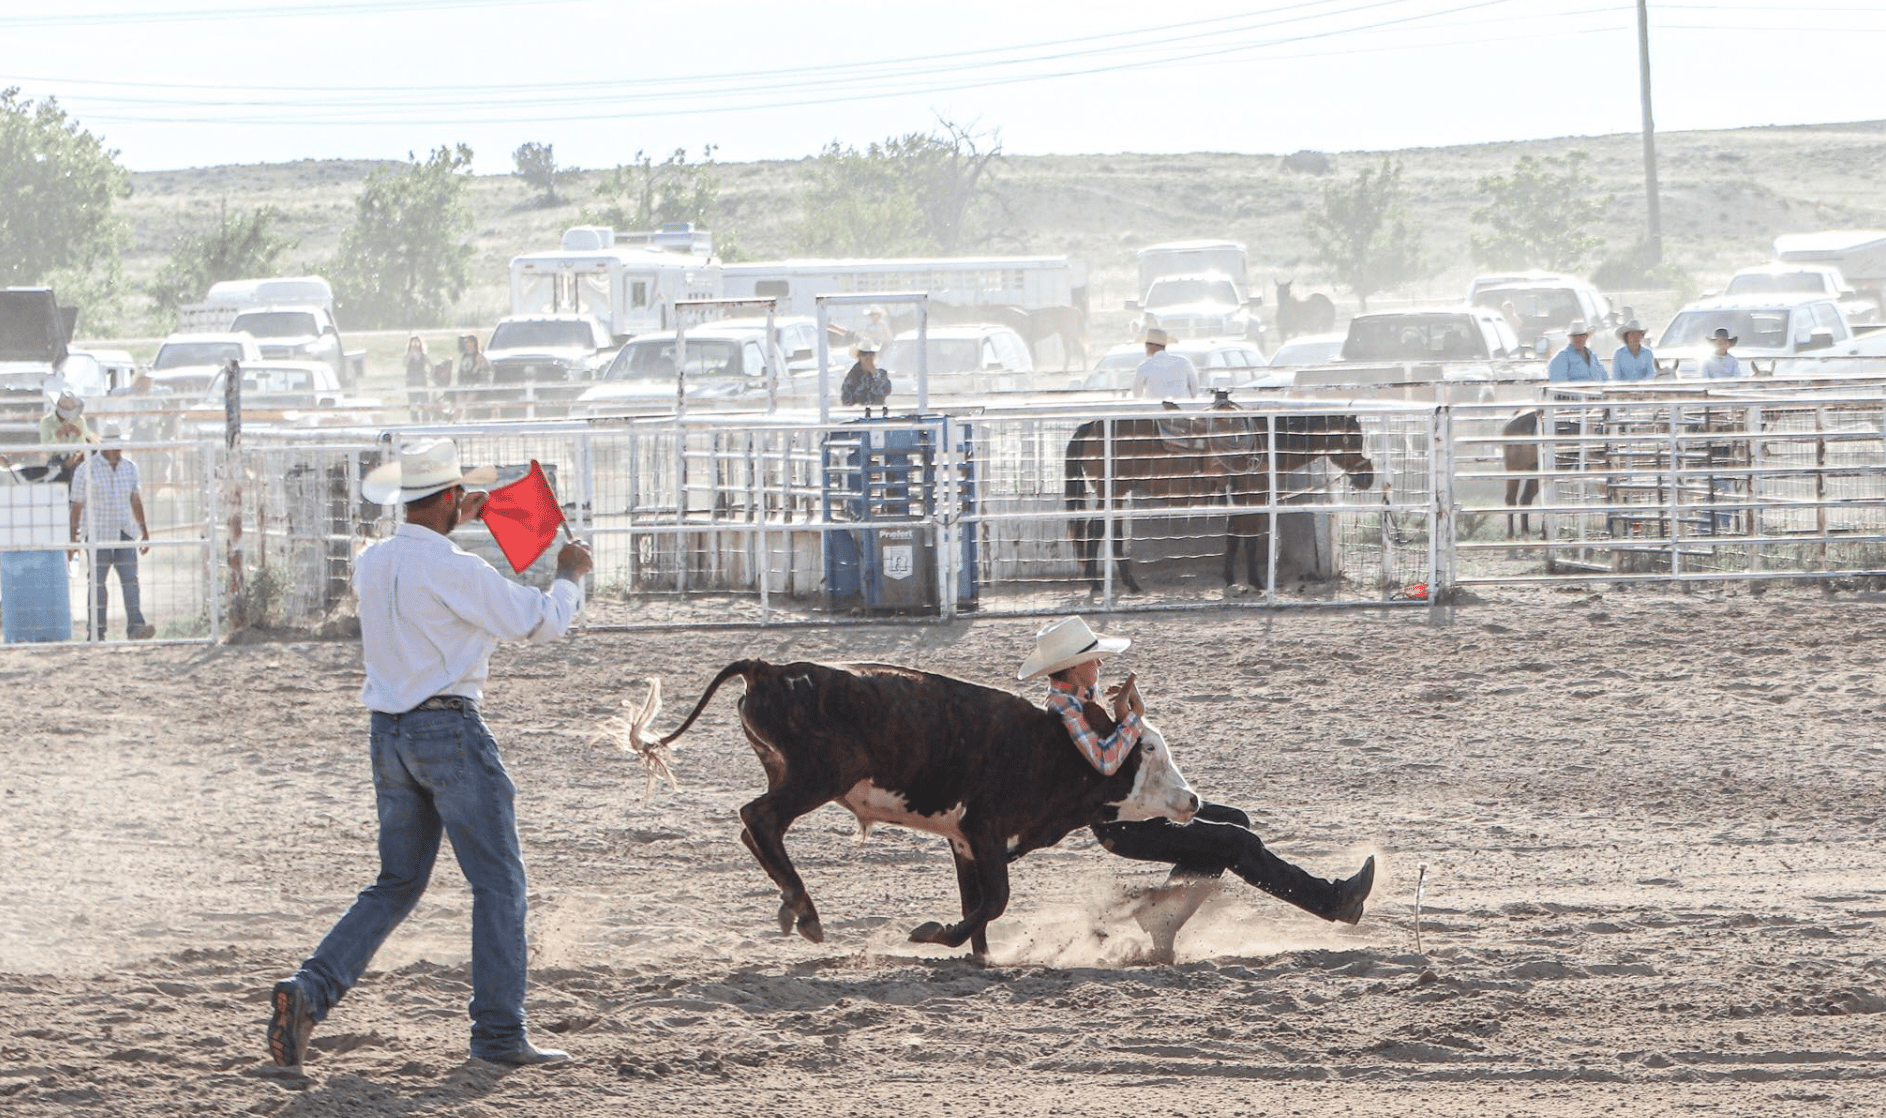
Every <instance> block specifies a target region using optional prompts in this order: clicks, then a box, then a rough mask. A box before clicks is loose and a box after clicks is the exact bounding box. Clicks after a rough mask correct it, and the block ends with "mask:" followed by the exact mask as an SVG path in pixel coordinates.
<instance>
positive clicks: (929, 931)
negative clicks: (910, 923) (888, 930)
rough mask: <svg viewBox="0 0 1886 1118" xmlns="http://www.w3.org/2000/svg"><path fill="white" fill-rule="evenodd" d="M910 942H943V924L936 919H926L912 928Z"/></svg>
mask: <svg viewBox="0 0 1886 1118" xmlns="http://www.w3.org/2000/svg"><path fill="white" fill-rule="evenodd" d="M910 942H912V943H942V942H943V925H941V924H939V923H937V922H936V921H935V920H926V921H924V922H923V923H921V924H919V925H917V926H916V927H914V928H912V929H910Z"/></svg>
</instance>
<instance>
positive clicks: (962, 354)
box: [878, 323, 1035, 397]
mask: <svg viewBox="0 0 1886 1118" xmlns="http://www.w3.org/2000/svg"><path fill="white" fill-rule="evenodd" d="M924 352H925V354H926V356H927V357H928V359H929V374H930V391H931V392H933V393H934V392H939V391H947V392H978V391H989V390H992V389H1021V388H1030V387H1033V384H1032V381H1033V379H1034V377H1033V374H1034V371H1035V359H1034V357H1033V355H1032V354H1030V353H1029V350H1028V343H1027V342H1025V341H1023V340H1022V336H1021V335H1020V334H1017V333H1016V332H1015V331H1014V330H1013V329H1011V328H1009V327H1007V326H999V325H994V324H987V323H985V324H970V325H964V326H936V327H932V328H931V329H930V330H929V331H928V344H927V346H926V348H925V351H924ZM878 368H880V369H883V370H885V371H886V372H888V373H890V374H891V383H892V385H893V391H894V392H895V393H896V394H897V395H899V396H904V397H908V396H909V395H910V394H913V393H915V392H916V388H917V332H916V331H915V330H908V331H905V332H904V333H902V334H899V335H897V337H896V338H895V339H893V340H892V341H891V344H890V345H888V346H885V347H884V352H882V353H880V354H878ZM1015 374H1023V375H1022V376H1019V377H1018V376H1016V375H1015Z"/></svg>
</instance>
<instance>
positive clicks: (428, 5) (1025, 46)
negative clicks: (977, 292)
mask: <svg viewBox="0 0 1886 1118" xmlns="http://www.w3.org/2000/svg"><path fill="white" fill-rule="evenodd" d="M1650 12H1651V50H1652V67H1653V76H1654V79H1655V98H1656V103H1655V108H1656V118H1657V125H1658V127H1659V129H1662V130H1669V131H1675V130H1683V129H1695V128H1723V127H1733V126H1737V125H1750V124H1772V123H1814V122H1825V121H1847V120H1865V119H1878V118H1886V81H1882V80H1880V78H1879V74H1878V71H1879V68H1880V67H1879V61H1878V59H1879V57H1880V56H1881V53H1882V51H1886V5H1883V4H1881V3H1880V2H1879V0H1829V2H1827V3H1815V2H1814V0H1804V2H1802V3H1794V4H1790V3H1782V2H1776V0H1769V2H1765V3H1764V2H1756V0H1723V2H1716V3H1711V2H1706V0H1670V2H1662V0H1651V4H1650ZM300 13H306V14H300ZM5 85H17V86H19V87H21V90H22V94H23V95H24V96H27V97H33V98H39V97H45V96H56V97H57V98H58V99H59V101H60V102H61V103H62V104H63V105H64V106H65V107H66V109H67V110H68V111H69V112H71V113H72V114H73V115H74V116H76V117H78V118H79V120H80V122H81V123H82V124H84V125H85V126H86V127H88V128H89V129H90V130H91V131H93V132H94V133H95V134H99V135H102V136H103V137H104V138H105V140H106V142H107V143H108V144H109V145H110V146H112V147H114V148H117V149H118V150H119V152H120V153H121V154H120V158H121V161H122V162H123V163H124V164H125V165H127V166H129V167H131V168H132V169H134V170H157V169H162V168H171V167H187V166H199V165H204V164H215V163H254V162H274V161H281V160H290V159H299V158H316V159H320V158H332V157H371V158H403V157H404V156H405V155H406V154H407V152H409V151H411V152H419V153H423V152H425V151H427V150H429V149H431V148H434V147H437V146H439V145H441V144H447V143H455V142H459V141H463V142H466V143H469V144H470V145H471V146H472V148H473V149H474V151H475V152H476V159H475V162H474V169H475V170H477V171H479V172H481V173H486V174H491V173H503V172H508V171H509V170H510V169H511V152H512V150H513V149H515V148H516V147H517V145H518V144H520V143H523V142H525V141H537V142H540V143H550V144H554V145H555V151H556V157H557V159H558V161H559V162H560V163H562V164H564V165H565V166H582V167H608V166H613V165H614V164H616V163H619V162H625V161H627V160H628V159H629V158H630V157H631V156H633V154H634V153H635V152H636V151H637V150H638V149H642V150H646V151H649V152H651V153H654V154H656V155H657V156H658V157H659V156H661V155H665V154H666V153H667V152H668V151H671V150H672V149H674V148H676V147H686V148H688V149H689V152H690V155H691V156H696V155H698V149H699V148H700V146H701V145H702V144H706V143H712V144H716V145H718V147H719V153H718V157H719V158H720V159H722V160H727V161H745V160H751V159H767V158H795V157H798V156H803V155H810V154H814V153H816V152H817V151H818V150H819V149H820V148H821V147H823V146H824V145H825V144H827V143H829V142H831V141H833V140H838V141H840V142H844V143H850V144H862V143H864V142H867V141H869V140H872V139H877V138H881V137H884V136H887V135H891V134H895V133H901V132H906V131H912V130H921V129H926V128H929V127H931V126H933V125H934V123H935V121H936V118H937V116H938V115H939V114H940V115H942V116H946V117H949V118H951V119H954V120H958V121H964V122H969V121H975V122H979V123H980V125H981V126H982V127H984V128H999V129H1000V131H1001V137H1002V142H1003V146H1004V149H1005V150H1007V151H1009V152H1012V153H1016V154H1038V153H1054V152H1116V151H1135V152H1160V151H1240V152H1287V151H1294V150H1296V149H1299V148H1319V149H1325V150H1330V151H1341V150H1353V149H1373V148H1389V147H1411V146H1427V145H1436V144H1451V143H1464V142H1479V141H1487V140H1510V139H1529V138H1535V137H1542V136H1560V135H1589V134H1598V133H1607V132H1625V131H1632V130H1635V129H1636V128H1638V126H1639V120H1640V117H1639V111H1640V110H1639V104H1638V80H1637V38H1636V7H1635V4H1634V3H1632V2H1623V3H1620V2H1600V0H1298V2H1291V3H1285V2H1271V3H1265V4H1260V5H1252V4H1238V3H1229V2H1218V0H1191V2H1187V3H1178V4H1172V5H1161V4H1146V3H1133V4H1125V3H1109V2H1107V0H1029V2H1026V3H1017V2H1015V0H1004V2H996V0H944V2H940V3H929V4H889V3H866V2H862V0H773V2H770V3H758V2H752V0H679V2H674V3H662V4H650V3H635V2H624V0H535V2H529V3H524V2H499V0H288V2H279V0H182V2H153V0H62V2H61V3H60V4H57V5H55V4H48V3H44V2H43V0H0V86H5Z"/></svg>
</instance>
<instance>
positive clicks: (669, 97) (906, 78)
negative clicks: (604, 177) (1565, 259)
mask: <svg viewBox="0 0 1886 1118" xmlns="http://www.w3.org/2000/svg"><path fill="white" fill-rule="evenodd" d="M1407 2H1408V0H1376V2H1373V3H1364V4H1353V5H1351V6H1349V7H1346V8H1340V9H1335V10H1333V11H1328V12H1323V13H1320V14H1319V16H1318V17H1303V16H1293V17H1289V18H1287V19H1283V20H1278V21H1276V22H1277V23H1293V22H1301V21H1303V20H1304V19H1306V18H1327V17H1328V16H1331V15H1353V14H1357V13H1361V12H1365V11H1371V10H1377V9H1382V8H1389V7H1395V6H1400V5H1402V4H1405V3H1407ZM1511 2H1512V0H1477V2H1472V3H1466V4H1459V5H1456V6H1454V7H1451V8H1445V9H1440V10H1438V11H1423V12H1417V13H1412V14H1406V15H1399V16H1394V17H1390V18H1384V19H1379V20H1376V21H1374V22H1371V23H1364V24H1360V25H1350V26H1343V27H1336V28H1326V29H1322V30H1313V31H1305V32H1302V33H1299V34H1295V35H1286V36H1280V37H1268V38H1258V39H1241V40H1237V41H1233V42H1231V43H1228V44H1226V45H1224V46H1222V47H1220V48H1218V49H1215V50H1208V51H1198V50H1195V49H1190V48H1187V49H1185V51H1184V53H1177V51H1178V50H1179V49H1180V47H1182V46H1184V44H1185V43H1187V42H1189V40H1191V39H1193V38H1195V37H1196V36H1195V35H1190V34H1188V35H1182V36H1175V37H1172V39H1170V40H1169V41H1167V42H1165V43H1163V44H1160V45H1162V46H1163V48H1164V49H1163V50H1162V51H1151V50H1149V48H1148V44H1147V43H1146V42H1145V40H1144V39H1141V40H1139V41H1137V42H1135V43H1132V44H1125V45H1123V46H1119V47H1113V48H1097V49H1094V50H1090V51H1075V52H1068V51H1064V52H1060V53H1059V54H1056V55H1053V56H1048V57H1045V58H1035V59H1029V60H1026V61H1032V62H1043V61H1046V62H1056V61H1065V62H1067V63H1070V64H1071V66H1070V65H1063V66H1061V67H1060V68H1058V69H1051V70H1048V71H1045V72H1033V73H1021V74H1004V75H989V74H987V73H985V72H983V71H985V70H987V69H992V68H994V65H1001V66H1013V65H1016V64H1018V63H1019V62H1020V61H1023V60H1009V61H1004V62H1001V63H999V64H992V65H991V66H988V67H983V68H981V69H977V68H973V67H970V68H965V67H962V66H952V67H947V68H944V69H942V70H941V71H931V70H925V71H917V72H913V73H908V74H905V75H902V76H900V77H898V78H897V79H896V80H895V81H893V80H890V79H887V78H886V77H885V76H884V75H882V74H879V73H876V72H872V73H867V74H862V75H851V76H844V77H837V78H816V79H811V80H807V81H804V82H801V83H799V84H798V85H796V86H784V87H782V86H767V87H765V88H764V92H766V93H768V94H770V95H771V96H770V97H769V100H768V103H767V105H766V106H765V107H767V108H769V109H777V108H797V107H809V106H817V105H829V104H842V103H846V102H850V101H857V100H864V99H875V98H882V97H886V96H918V95H927V94H935V93H941V92H951V91H955V90H960V89H965V88H986V87H991V86H998V85H1010V84H1018V83H1024V82H1036V81H1047V80H1057V79H1061V78H1067V77H1076V76H1088V75H1094V74H1101V73H1117V72H1122V71H1129V70H1138V69H1147V68H1156V67H1162V66H1167V65H1172V64H1174V63H1178V62H1184V63H1186V64H1191V65H1197V64H1201V63H1204V62H1206V61H1207V60H1212V59H1216V58H1220V57H1225V56H1231V55H1237V54H1243V53H1248V52H1253V51H1261V50H1267V49H1272V48H1275V47H1278V46H1287V45H1291V44H1296V43H1302V42H1308V41H1312V40H1318V39H1328V38H1336V37H1340V36H1347V35H1357V34H1363V33H1367V32H1372V31H1380V30H1384V29H1389V28H1399V27H1404V26H1407V25H1409V24H1414V23H1420V22H1432V21H1438V20H1441V19H1443V18H1444V17H1447V16H1451V15H1455V14H1459V13H1463V12H1470V11H1477V10H1482V9H1488V8H1497V7H1502V6H1505V5H1508V4H1510V3H1511ZM1311 6H1315V5H1307V4H1297V5H1289V6H1287V7H1286V8H1284V9H1278V10H1290V9H1294V8H1302V7H1311ZM1120 34H1124V33H1120ZM1213 34H1214V36H1215V37H1222V34H1220V33H1216V32H1214V33H1213ZM1109 37H1116V36H1109ZM1122 52H1127V53H1129V54H1130V57H1128V58H1126V59H1125V60H1121V61H1113V62H1107V63H1102V64H1096V65H1088V66H1082V65H1080V64H1079V63H1078V60H1080V59H1083V58H1091V57H1098V58H1103V59H1104V58H1108V57H1110V56H1112V55H1117V54H1120V53H1122ZM939 72H940V73H942V74H946V75H947V78H946V80H940V81H938V80H930V81H921V80H920V79H924V78H926V77H928V76H929V75H931V74H935V73H939ZM898 83H902V84H898ZM851 89H856V90H859V92H855V93H853V92H848V90H851ZM748 92H754V90H751V89H746V88H742V87H731V88H729V87H722V88H718V89H703V90H695V91H689V92H680V93H676V92H670V93H667V94H665V95H655V94H646V93H635V94H616V95H602V96H562V97H559V98H557V99H555V102H554V107H555V108H557V109H559V110H563V111H559V112H558V114H557V115H555V116H548V115H519V114H518V113H502V114H499V115H498V116H496V117H493V118H485V119H482V120H477V121H470V120H468V119H467V118H465V117H463V116H451V117H445V118H438V119H423V118H413V117H410V116H407V117H402V118H401V119H400V121H398V123H401V124H429V125H451V124H465V123H510V124H525V123H554V122H561V121H572V120H575V121H585V120H622V119H638V118H641V117H647V116H655V115H661V116H674V115H702V114H709V113H724V112H734V111H744V110H750V109H751V108H752V106H751V105H746V104H742V105H732V106H707V107H677V106H676V105H675V104H674V102H676V101H678V100H699V99H710V98H714V97H727V96H733V95H737V94H740V93H748ZM782 93H783V94H785V95H786V96H785V98H784V99H781V96H780V95H781V94H782ZM794 94H797V95H798V99H796V100H795V99H792V97H793V95H794ZM815 94H817V95H815ZM96 100H102V101H106V102H107V103H118V102H120V101H122V100H124V99H120V98H97V99H96ZM651 101H653V102H657V103H659V104H660V105H661V108H660V109H659V110H651V111H634V110H631V109H629V108H626V107H619V108H615V109H612V110H611V111H606V112H596V113H588V114H580V115H572V114H571V113H570V112H569V111H568V110H569V109H570V108H571V107H572V106H583V105H611V106H627V105H633V104H637V103H646V102H651ZM134 103H136V104H140V105H150V104H170V105H173V106H175V107H197V108H203V109H206V110H207V109H209V108H217V107H220V108H238V107H281V103H276V102H268V103H262V104H260V105H258V103H257V102H255V101H244V102H240V103H207V104H206V103H204V102H201V101H169V102H166V101H153V99H150V98H137V99H135V102H134ZM432 103H433V102H432V100H431V99H430V98H420V99H414V100H412V101H410V102H409V104H410V105H411V106H413V107H424V106H427V105H430V104H432ZM450 103H451V104H453V105H455V106H459V107H470V108H493V107H517V108H519V109H521V110H536V111H537V112H539V113H540V114H541V113H543V112H546V111H548V107H547V106H545V105H544V104H543V103H542V100H541V99H539V100H538V102H537V103H535V104H532V105H527V106H519V105H516V102H515V100H514V99H513V98H511V97H510V96H509V91H505V92H502V93H500V94H497V95H495V96H493V97H491V98H474V99H471V100H470V101H467V100H466V99H464V98H454V99H452V100H451V101H450ZM291 104H292V107H295V108H300V109H304V110H305V109H307V108H308V107H309V106H308V105H307V104H306V102H305V101H299V100H298V101H295V102H292V103H291ZM330 108H331V109H332V110H333V112H331V113H330V114H329V115H327V116H325V117H320V116H302V117H294V118H285V117H279V116H277V117H270V118H269V119H268V120H267V121H258V122H244V121H239V120H231V119H230V118H228V117H227V116H218V117H214V118H207V117H189V116H152V115H141V114H138V115H134V114H119V115H116V116H105V115H98V116H95V119H99V120H107V121H117V122H137V123H191V124H197V123H223V124H229V123H266V124H268V125H272V126H285V125H294V126H303V127H355V126H358V125H360V124H362V123H374V122H375V121H367V120H362V119H358V118H356V117H353V116H348V115H340V116H336V115H334V113H342V112H343V111H344V110H347V109H357V110H358V111H359V112H360V113H367V114H371V116H372V117H374V118H381V119H383V118H385V117H386V116H387V114H388V106H387V104H386V103H385V101H384V100H383V99H375V100H373V101H372V102H371V103H367V104H359V103H352V102H340V103H335V104H332V105H331V106H330Z"/></svg>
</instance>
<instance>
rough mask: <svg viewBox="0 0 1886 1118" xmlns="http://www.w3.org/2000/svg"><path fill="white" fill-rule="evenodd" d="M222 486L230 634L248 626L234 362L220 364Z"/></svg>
mask: <svg viewBox="0 0 1886 1118" xmlns="http://www.w3.org/2000/svg"><path fill="white" fill-rule="evenodd" d="M222 471H223V474H224V479H223V480H224V484H223V486H222V491H223V501H224V508H225V509H226V510H227V512H228V520H229V535H228V537H227V539H226V547H227V566H228V571H229V582H228V584H227V585H226V587H225V593H226V595H227V597H228V609H227V611H226V614H225V616H227V617H228V618H229V629H230V632H232V633H233V632H235V631H236V630H238V629H241V628H242V627H243V626H244V625H246V624H248V619H247V618H245V617H244V616H243V615H242V589H243V546H244V545H243V540H242V366H241V365H240V364H239V363H237V362H236V361H233V360H232V361H226V362H224V363H223V462H222Z"/></svg>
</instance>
